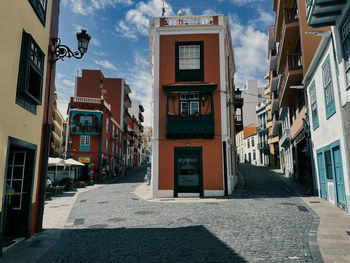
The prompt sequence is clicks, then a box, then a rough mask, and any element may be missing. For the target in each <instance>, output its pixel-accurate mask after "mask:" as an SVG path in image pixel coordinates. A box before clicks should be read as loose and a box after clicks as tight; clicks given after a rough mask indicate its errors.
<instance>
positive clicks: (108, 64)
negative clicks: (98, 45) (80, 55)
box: [94, 59, 117, 71]
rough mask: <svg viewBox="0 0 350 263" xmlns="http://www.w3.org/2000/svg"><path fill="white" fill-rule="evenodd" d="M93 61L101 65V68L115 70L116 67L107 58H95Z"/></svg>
mask: <svg viewBox="0 0 350 263" xmlns="http://www.w3.org/2000/svg"><path fill="white" fill-rule="evenodd" d="M94 62H95V63H96V64H97V65H99V66H101V67H103V68H105V69H110V70H114V71H117V67H116V66H115V65H113V64H112V63H111V62H110V61H109V60H107V59H104V60H97V59H95V60H94Z"/></svg>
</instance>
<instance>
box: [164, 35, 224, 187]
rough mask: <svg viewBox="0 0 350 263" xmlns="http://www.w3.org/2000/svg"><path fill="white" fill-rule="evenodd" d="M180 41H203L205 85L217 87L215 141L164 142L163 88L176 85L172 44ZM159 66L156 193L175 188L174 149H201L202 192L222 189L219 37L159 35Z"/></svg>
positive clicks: (173, 45)
mask: <svg viewBox="0 0 350 263" xmlns="http://www.w3.org/2000/svg"><path fill="white" fill-rule="evenodd" d="M182 41H203V49H204V82H205V83H215V84H217V89H216V90H215V91H214V116H215V138H214V139H207V140H204V139H203V140H199V139H192V140H191V139H186V140H167V139H166V136H165V133H166V113H167V112H166V102H167V100H166V93H165V92H164V91H163V85H164V84H171V83H175V42H182ZM159 63H160V64H159V89H160V92H159V96H160V98H159V100H160V101H159V139H160V142H159V182H158V185H159V190H172V189H174V147H202V154H203V187H204V190H222V189H223V171H222V141H221V116H220V113H221V110H220V107H221V106H220V61H219V35H218V34H199V35H166V36H164V35H162V36H160V61H159ZM179 83H180V82H177V84H179ZM195 83H200V82H195Z"/></svg>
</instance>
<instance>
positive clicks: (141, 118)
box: [139, 112, 145, 122]
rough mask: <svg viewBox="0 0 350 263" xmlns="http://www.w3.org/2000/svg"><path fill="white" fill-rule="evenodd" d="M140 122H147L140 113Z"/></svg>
mask: <svg viewBox="0 0 350 263" xmlns="http://www.w3.org/2000/svg"><path fill="white" fill-rule="evenodd" d="M139 120H140V122H144V120H145V119H144V118H143V115H142V113H141V112H140V113H139Z"/></svg>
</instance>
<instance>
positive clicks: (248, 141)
mask: <svg viewBox="0 0 350 263" xmlns="http://www.w3.org/2000/svg"><path fill="white" fill-rule="evenodd" d="M248 148H250V140H249V139H248Z"/></svg>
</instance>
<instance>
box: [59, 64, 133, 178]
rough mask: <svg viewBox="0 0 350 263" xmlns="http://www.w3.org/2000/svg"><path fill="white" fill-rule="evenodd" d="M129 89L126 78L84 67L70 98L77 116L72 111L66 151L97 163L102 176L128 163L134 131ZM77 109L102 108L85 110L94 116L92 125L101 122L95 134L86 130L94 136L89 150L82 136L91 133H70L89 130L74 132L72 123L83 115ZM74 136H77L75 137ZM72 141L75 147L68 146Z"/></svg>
mask: <svg viewBox="0 0 350 263" xmlns="http://www.w3.org/2000/svg"><path fill="white" fill-rule="evenodd" d="M129 93H131V90H130V87H129V86H128V85H127V83H126V82H125V80H124V79H122V78H105V77H104V75H103V73H102V72H101V71H100V70H86V69H84V70H83V71H82V76H81V77H78V78H77V86H76V97H75V98H72V99H71V103H70V106H69V112H71V113H72V114H73V113H74V114H73V116H74V117H75V118H76V119H72V117H71V116H72V114H69V118H70V120H69V123H68V124H67V127H68V129H67V131H68V132H69V134H67V140H66V141H67V143H66V151H67V154H73V156H74V158H75V159H77V157H79V158H80V160H81V161H84V162H85V163H90V164H94V167H95V168H96V170H97V172H98V174H99V176H100V178H103V176H108V175H111V174H114V172H113V170H114V168H115V167H117V166H118V167H119V168H123V169H122V171H123V172H124V171H125V168H126V166H127V148H128V145H129V144H130V141H131V140H132V139H133V138H132V134H131V133H130V132H129V131H128V124H129V123H130V122H131V120H132V118H131V116H130V114H129V112H128V109H129V108H130V107H131V100H130V97H129ZM101 98H102V99H101ZM74 100H76V101H74ZM78 101H79V102H78ZM78 109H79V110H80V109H81V110H89V111H91V110H92V111H99V112H100V113H94V114H93V113H92V112H89V113H87V114H85V115H86V116H91V117H89V118H88V120H87V121H88V123H89V125H90V124H91V123H95V122H99V123H98V125H99V126H98V127H99V129H100V130H99V132H96V131H95V132H94V133H92V134H86V135H89V136H93V137H90V139H93V140H94V141H91V142H90V143H91V144H90V150H89V151H88V147H84V146H83V145H81V142H82V143H83V144H84V143H86V144H87V143H88V141H87V142H84V141H80V139H83V138H88V137H79V138H78V137H76V136H73V137H72V138H71V137H70V134H72V135H74V134H75V135H79V136H82V135H85V133H86V131H84V133H82V131H80V132H75V133H71V130H72V129H73V127H74V126H72V125H73V123H74V122H78V123H79V122H81V120H80V117H81V116H83V115H82V113H79V114H80V115H79V114H77V113H75V112H81V111H79V110H78ZM82 120H83V122H84V123H85V122H86V119H85V117H83V118H82ZM113 127H115V128H113ZM113 129H115V130H113ZM117 133H118V134H117ZM74 137H76V138H75V140H74ZM69 138H71V140H70V139H69ZM116 138H118V139H116ZM87 140H88V139H87ZM70 141H71V142H72V147H69V142H70ZM74 141H75V142H74ZM82 146H83V147H82ZM70 149H72V150H70ZM79 149H80V150H79ZM84 149H85V150H84ZM74 150H75V151H76V153H75V152H74ZM77 153H79V155H77ZM89 153H90V154H89ZM94 154H97V155H98V158H97V157H94V156H95V155H94ZM89 156H91V159H89V158H86V159H84V157H89ZM67 158H68V157H67ZM79 158H78V159H77V160H78V161H79ZM96 158H97V159H96Z"/></svg>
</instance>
